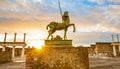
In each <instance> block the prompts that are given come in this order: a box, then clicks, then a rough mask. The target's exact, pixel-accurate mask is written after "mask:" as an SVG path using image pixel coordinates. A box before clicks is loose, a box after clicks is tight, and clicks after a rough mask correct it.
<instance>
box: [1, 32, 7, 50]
mask: <svg viewBox="0 0 120 69" xmlns="http://www.w3.org/2000/svg"><path fill="white" fill-rule="evenodd" d="M6 39H7V33H5V36H4V42H6ZM5 47H6V45H4V46H3V47H2V51H3V52H4V51H5Z"/></svg>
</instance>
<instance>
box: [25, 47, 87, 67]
mask: <svg viewBox="0 0 120 69" xmlns="http://www.w3.org/2000/svg"><path fill="white" fill-rule="evenodd" d="M30 52H31V53H30ZM26 69H89V59H88V51H87V48H84V47H72V46H71V47H65V46H63V47H43V48H42V49H41V50H39V51H37V50H35V49H34V50H33V49H32V50H31V51H29V52H28V53H27V56H26Z"/></svg>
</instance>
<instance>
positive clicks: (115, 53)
mask: <svg viewBox="0 0 120 69" xmlns="http://www.w3.org/2000/svg"><path fill="white" fill-rule="evenodd" d="M113 55H114V56H115V57H116V56H117V52H116V47H115V45H113Z"/></svg>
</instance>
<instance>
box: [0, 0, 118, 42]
mask: <svg viewBox="0 0 120 69" xmlns="http://www.w3.org/2000/svg"><path fill="white" fill-rule="evenodd" d="M60 1H61V8H62V11H63V12H64V11H66V10H68V11H69V15H70V20H71V23H74V24H75V25H76V29H77V32H76V33H75V34H72V33H70V32H71V31H72V30H73V28H71V27H70V28H69V30H68V33H70V34H72V35H71V36H68V37H70V38H73V37H74V38H75V37H79V36H80V39H75V42H76V40H77V43H78V44H79V43H80V41H82V39H83V40H84V41H82V42H85V41H88V43H89V42H94V41H104V40H105V39H104V37H106V36H107V35H108V34H111V33H120V30H119V29H120V27H119V26H120V23H119V22H120V5H119V2H120V1H119V0H75V1H73V0H69V1H68V0H60ZM51 21H55V22H61V16H60V13H59V6H58V2H57V0H1V1H0V30H1V32H2V31H3V32H4V31H10V32H12V31H14V32H17V31H18V30H19V31H21V32H24V31H25V32H29V33H30V32H31V30H32V29H33V31H35V30H38V29H39V30H42V31H45V32H46V33H44V34H47V30H46V29H45V27H46V25H47V24H48V23H50V22H51ZM6 25H7V26H6ZM16 28H17V29H16ZM29 30H30V31H29ZM96 32H101V33H96ZM62 34H63V31H62ZM74 35H75V36H74ZM104 35H105V36H104ZM72 36H73V37H72ZM85 37H86V38H85ZM91 39H92V40H91ZM96 39H97V40H96ZM102 39H104V40H102ZM106 39H107V38H106ZM90 40H91V41H90Z"/></svg>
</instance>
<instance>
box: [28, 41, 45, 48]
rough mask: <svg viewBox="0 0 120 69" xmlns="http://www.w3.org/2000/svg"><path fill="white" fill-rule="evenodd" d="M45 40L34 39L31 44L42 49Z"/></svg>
mask: <svg viewBox="0 0 120 69" xmlns="http://www.w3.org/2000/svg"><path fill="white" fill-rule="evenodd" d="M43 44H44V43H43V42H42V41H32V42H31V43H30V46H34V47H35V48H37V49H41V48H42V46H43Z"/></svg>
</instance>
